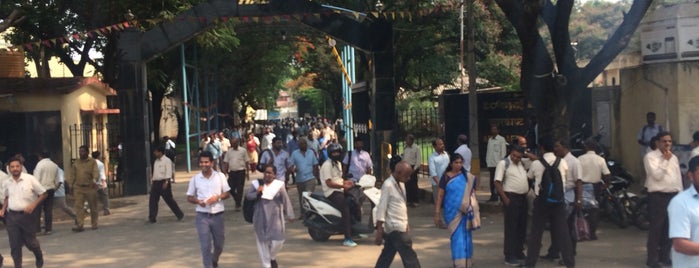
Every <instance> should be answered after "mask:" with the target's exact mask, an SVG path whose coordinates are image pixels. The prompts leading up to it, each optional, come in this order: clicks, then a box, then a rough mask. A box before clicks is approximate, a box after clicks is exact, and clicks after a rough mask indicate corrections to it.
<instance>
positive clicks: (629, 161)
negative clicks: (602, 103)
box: [617, 61, 699, 181]
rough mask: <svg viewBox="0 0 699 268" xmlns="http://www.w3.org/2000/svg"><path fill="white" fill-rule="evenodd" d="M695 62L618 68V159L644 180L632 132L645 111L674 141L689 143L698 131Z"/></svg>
mask: <svg viewBox="0 0 699 268" xmlns="http://www.w3.org/2000/svg"><path fill="white" fill-rule="evenodd" d="M698 72H699V62H697V61H690V62H676V63H656V64H645V65H642V66H639V67H634V68H629V69H624V70H622V71H621V74H620V78H621V88H622V89H621V94H620V97H621V99H620V120H619V130H620V135H619V137H620V140H619V143H617V145H619V146H620V153H621V160H622V163H623V164H624V166H625V167H626V168H628V169H629V170H630V171H631V172H632V173H633V174H634V175H636V176H637V177H638V178H641V179H642V180H641V181H644V180H645V172H644V171H643V166H642V158H641V150H640V146H639V145H638V143H637V142H636V135H637V134H638V132H639V131H640V130H641V128H642V127H643V125H644V124H645V122H646V119H645V115H646V113H647V112H655V113H656V115H657V116H656V122H657V123H659V124H661V125H662V126H663V128H664V129H665V130H669V131H670V132H671V133H672V134H673V139H674V141H675V144H687V143H689V142H691V134H692V133H693V132H694V131H696V130H699V118H698V116H699V109H698V108H699V98H697V97H696V96H699V85H697V83H696V76H697V73H698Z"/></svg>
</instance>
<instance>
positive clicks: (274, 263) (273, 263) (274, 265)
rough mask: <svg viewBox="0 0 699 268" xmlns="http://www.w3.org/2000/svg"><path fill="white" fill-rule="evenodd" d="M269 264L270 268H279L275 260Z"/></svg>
mask: <svg viewBox="0 0 699 268" xmlns="http://www.w3.org/2000/svg"><path fill="white" fill-rule="evenodd" d="M271 264H272V268H279V264H277V260H272V261H271Z"/></svg>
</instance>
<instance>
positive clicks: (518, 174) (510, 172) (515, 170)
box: [495, 156, 529, 194]
mask: <svg viewBox="0 0 699 268" xmlns="http://www.w3.org/2000/svg"><path fill="white" fill-rule="evenodd" d="M507 158H509V160H510V165H509V166H507V163H506V162H505V160H500V162H498V165H497V166H496V167H495V181H499V182H501V183H503V185H502V188H503V191H505V192H509V193H515V194H526V193H527V192H529V179H528V178H527V170H525V169H524V165H523V164H522V161H520V162H519V163H517V164H515V162H514V161H512V158H511V157H510V156H508V157H507Z"/></svg>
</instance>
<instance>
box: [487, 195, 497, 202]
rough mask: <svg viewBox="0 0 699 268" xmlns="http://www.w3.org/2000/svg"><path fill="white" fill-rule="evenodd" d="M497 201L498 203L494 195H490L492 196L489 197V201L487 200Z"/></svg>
mask: <svg viewBox="0 0 699 268" xmlns="http://www.w3.org/2000/svg"><path fill="white" fill-rule="evenodd" d="M497 201H498V197H497V196H496V195H492V196H490V199H488V202H497Z"/></svg>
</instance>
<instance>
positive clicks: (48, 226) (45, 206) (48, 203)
mask: <svg viewBox="0 0 699 268" xmlns="http://www.w3.org/2000/svg"><path fill="white" fill-rule="evenodd" d="M55 193H56V190H54V189H49V190H46V199H44V201H42V202H41V204H40V205H39V207H38V208H36V214H37V215H38V216H39V217H38V218H37V221H36V224H37V226H36V227H37V228H36V231H37V232H41V226H40V225H41V221H40V220H39V219H40V218H41V212H44V230H46V231H47V232H50V231H51V230H53V196H54V194H55Z"/></svg>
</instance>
